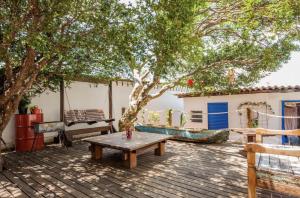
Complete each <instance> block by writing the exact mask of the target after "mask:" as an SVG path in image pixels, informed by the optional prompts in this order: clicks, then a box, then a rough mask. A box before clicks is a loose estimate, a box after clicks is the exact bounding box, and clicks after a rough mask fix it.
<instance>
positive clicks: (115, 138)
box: [84, 132, 172, 168]
mask: <svg viewBox="0 0 300 198" xmlns="http://www.w3.org/2000/svg"><path fill="white" fill-rule="evenodd" d="M171 137H172V136H171V135H163V134H155V133H146V132H133V135H132V138H131V139H129V140H128V139H127V138H126V133H125V132H119V133H113V134H108V135H102V136H98V137H92V138H86V139H84V141H86V142H89V143H90V144H91V146H90V151H91V153H92V159H94V160H99V159H101V158H102V154H103V148H105V147H107V148H113V149H117V150H121V151H122V152H123V160H124V161H125V164H126V166H128V168H135V167H136V165H137V155H139V154H142V153H144V152H145V150H149V149H154V154H155V155H159V156H161V155H163V154H164V153H165V143H166V141H167V140H168V139H170V138H171Z"/></svg>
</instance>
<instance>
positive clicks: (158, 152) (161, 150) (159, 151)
mask: <svg viewBox="0 0 300 198" xmlns="http://www.w3.org/2000/svg"><path fill="white" fill-rule="evenodd" d="M165 144H166V141H163V142H159V143H158V148H157V149H155V151H154V154H155V155H158V156H162V155H164V154H165Z"/></svg>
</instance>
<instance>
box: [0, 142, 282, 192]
mask: <svg viewBox="0 0 300 198" xmlns="http://www.w3.org/2000/svg"><path fill="white" fill-rule="evenodd" d="M87 147H88V144H87V143H77V144H75V145H74V146H73V147H72V148H69V149H65V148H61V147H59V146H48V147H47V148H46V149H45V150H43V151H39V152H33V153H15V152H11V153H7V154H6V155H5V158H6V161H7V163H8V165H9V167H10V168H9V169H8V170H6V171H4V172H3V173H2V174H0V197H1V198H4V197H82V198H88V197H110V198H116V197H143V198H151V197H152V198H160V197H161V198H165V197H167V198H177V197H178V198H180V197H181V198H182V197H198V198H205V197H247V183H246V180H247V177H246V159H245V158H244V157H242V156H241V155H240V154H239V152H238V151H239V150H240V149H241V148H242V147H241V146H240V145H230V144H225V145H203V144H202V145H201V144H193V143H184V142H175V141H169V142H168V143H167V146H166V154H165V155H164V156H154V155H153V153H152V152H151V153H146V154H144V155H141V156H139V157H138V158H139V160H138V166H137V168H135V169H132V170H129V169H126V168H123V166H122V162H121V161H120V158H121V153H120V152H119V151H116V150H110V149H108V151H106V152H104V159H103V160H102V161H101V162H95V161H92V160H90V152H89V151H88V148H87ZM258 193H259V197H272V198H275V197H276V198H277V197H284V196H282V195H280V194H277V193H271V192H269V191H261V190H258ZM285 197H287V196H285Z"/></svg>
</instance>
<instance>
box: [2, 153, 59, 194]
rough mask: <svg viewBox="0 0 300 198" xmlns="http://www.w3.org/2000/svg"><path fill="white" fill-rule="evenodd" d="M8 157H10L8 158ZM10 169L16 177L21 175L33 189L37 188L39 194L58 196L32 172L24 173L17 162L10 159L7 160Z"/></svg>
mask: <svg viewBox="0 0 300 198" xmlns="http://www.w3.org/2000/svg"><path fill="white" fill-rule="evenodd" d="M6 159H8V158H6ZM6 163H7V164H8V166H9V167H10V168H9V171H10V172H11V173H12V174H14V175H15V176H16V177H19V178H20V179H21V180H22V181H23V182H25V183H26V184H27V185H28V186H30V187H31V188H32V189H36V191H37V194H38V195H41V196H43V197H47V198H53V197H56V195H55V193H54V192H52V191H50V190H48V189H47V188H45V187H44V186H43V185H41V184H39V183H38V182H36V181H35V180H33V179H32V178H31V174H28V173H24V172H23V171H22V170H21V169H20V168H18V167H17V166H15V165H16V164H15V163H12V162H11V161H10V160H7V161H6Z"/></svg>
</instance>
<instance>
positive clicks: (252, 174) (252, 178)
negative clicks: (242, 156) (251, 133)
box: [247, 151, 256, 198]
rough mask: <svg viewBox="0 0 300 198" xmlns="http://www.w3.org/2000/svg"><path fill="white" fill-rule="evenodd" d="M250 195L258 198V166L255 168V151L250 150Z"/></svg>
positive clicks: (248, 159) (248, 156)
mask: <svg viewBox="0 0 300 198" xmlns="http://www.w3.org/2000/svg"><path fill="white" fill-rule="evenodd" d="M247 161H248V197H249V198H256V168H255V153H254V152H251V151H248V153H247Z"/></svg>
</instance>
